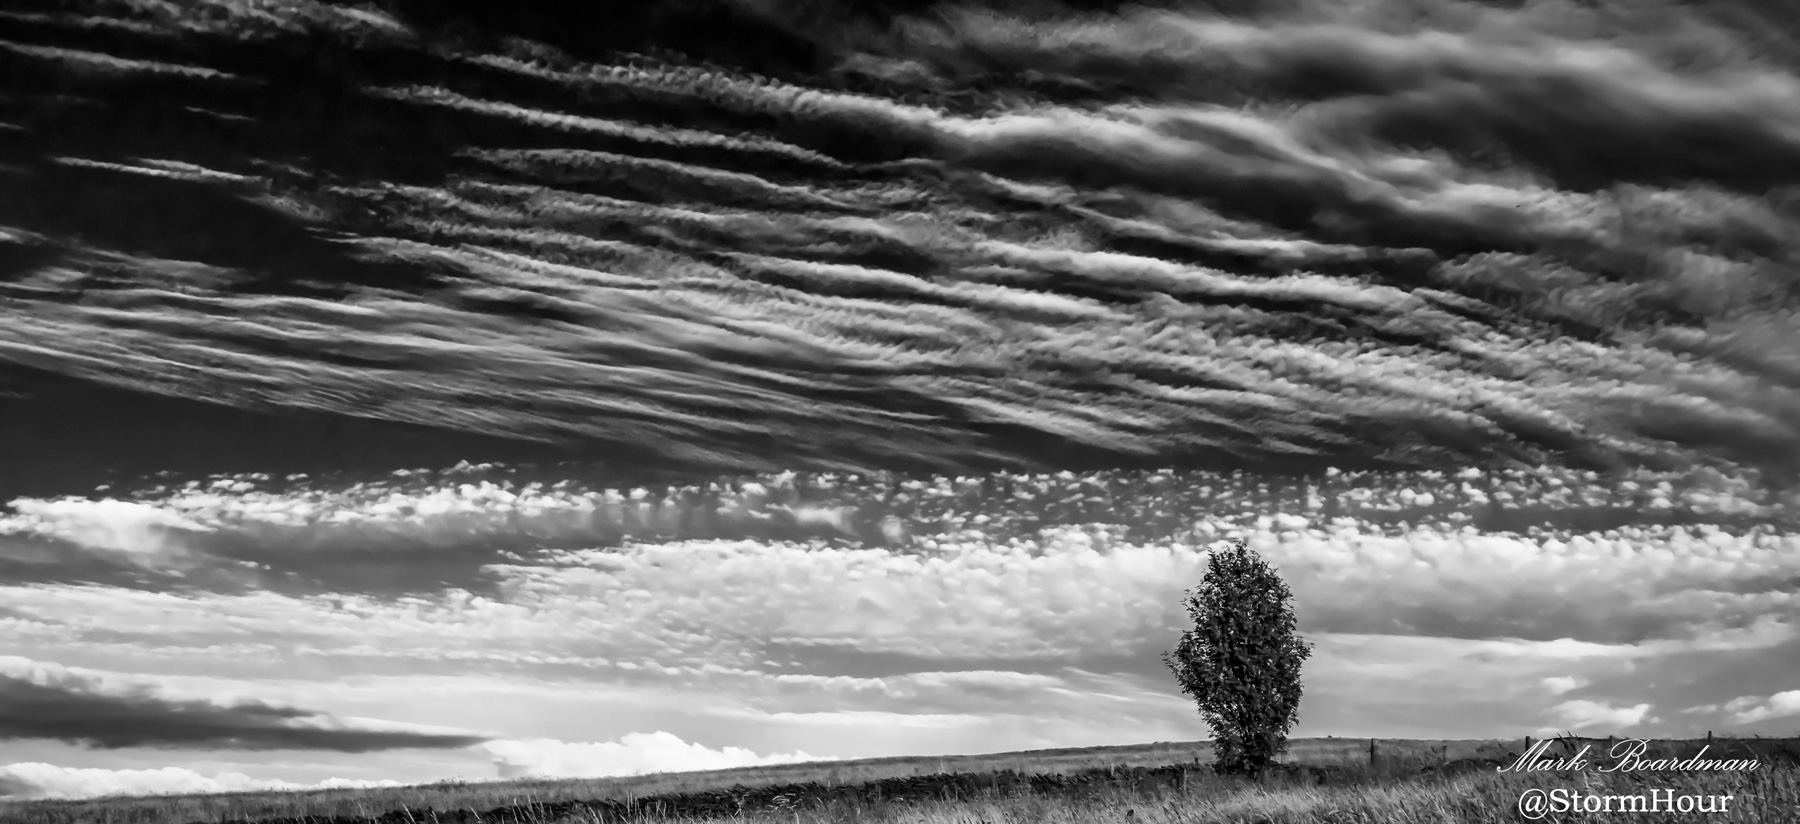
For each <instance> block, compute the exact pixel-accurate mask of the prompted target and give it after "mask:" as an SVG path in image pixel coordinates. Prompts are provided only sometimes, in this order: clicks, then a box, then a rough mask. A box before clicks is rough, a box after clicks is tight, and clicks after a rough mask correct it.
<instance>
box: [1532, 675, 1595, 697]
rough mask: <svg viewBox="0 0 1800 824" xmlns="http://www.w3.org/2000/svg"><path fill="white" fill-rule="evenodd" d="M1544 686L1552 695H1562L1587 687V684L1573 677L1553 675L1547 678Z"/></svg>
mask: <svg viewBox="0 0 1800 824" xmlns="http://www.w3.org/2000/svg"><path fill="white" fill-rule="evenodd" d="M1543 684H1544V689H1547V690H1549V691H1550V693H1551V694H1552V695H1562V694H1563V693H1565V692H1569V691H1570V690H1574V689H1578V688H1580V687H1583V686H1586V685H1587V682H1585V681H1583V680H1581V679H1580V678H1575V677H1572V676H1567V675H1553V676H1551V677H1549V678H1545V679H1544V681H1543Z"/></svg>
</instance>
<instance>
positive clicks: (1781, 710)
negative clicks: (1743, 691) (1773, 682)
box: [1725, 690, 1800, 724]
mask: <svg viewBox="0 0 1800 824" xmlns="http://www.w3.org/2000/svg"><path fill="white" fill-rule="evenodd" d="M1725 709H1726V710H1728V711H1730V713H1731V716H1730V717H1731V721H1732V722H1733V723H1736V724H1755V723H1759V722H1762V721H1772V720H1774V719H1777V718H1791V717H1793V716H1796V715H1800V690H1788V691H1786V692H1778V693H1775V694H1774V695H1771V696H1769V697H1768V698H1761V699H1758V698H1753V697H1749V696H1746V697H1743V698H1738V699H1735V700H1733V701H1731V702H1730V703H1727V704H1726V705H1725Z"/></svg>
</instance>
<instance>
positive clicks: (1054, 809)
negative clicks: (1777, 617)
mask: <svg viewBox="0 0 1800 824" xmlns="http://www.w3.org/2000/svg"><path fill="white" fill-rule="evenodd" d="M1606 740H1607V739H1580V740H1576V739H1566V740H1559V741H1556V742H1554V746H1553V747H1552V751H1553V752H1554V753H1558V754H1568V753H1572V752H1573V751H1575V750H1576V749H1578V748H1579V746H1580V745H1581V744H1583V743H1587V744H1592V745H1595V749H1594V752H1595V753H1599V755H1591V756H1590V761H1591V762H1593V767H1595V768H1590V769H1586V770H1559V771H1541V772H1532V773H1525V774H1520V773H1518V772H1501V771H1500V770H1499V769H1498V767H1499V766H1501V765H1506V764H1510V763H1512V761H1513V759H1514V758H1516V757H1517V755H1518V754H1519V753H1520V752H1522V750H1523V748H1524V742H1523V741H1520V740H1513V741H1421V740H1397V739H1379V740H1376V741H1374V742H1373V745H1374V746H1373V749H1374V753H1375V755H1374V757H1373V758H1371V757H1370V750H1371V742H1370V741H1369V740H1367V739H1303V740H1297V741H1295V742H1293V743H1292V747H1291V750H1290V752H1289V754H1288V757H1287V759H1286V766H1285V769H1283V770H1282V771H1280V772H1279V773H1278V774H1274V775H1271V776H1268V777H1265V778H1263V779H1262V780H1260V781H1253V780H1248V779H1232V778H1224V777H1220V776H1216V775H1214V774H1212V773H1211V771H1210V770H1209V769H1207V767H1206V762H1207V761H1208V760H1209V759H1210V753H1209V747H1208V745H1207V744H1206V743H1205V742H1185V743H1156V744H1145V745H1137V746H1128V747H1093V748H1079V749H1062V750H1038V751H1030V752H1015V753H998V754H992V755H975V756H946V757H942V758H886V759H869V760H859V761H843V762H815V763H808V764H793V765H782V766H770V767H757V768H748V769H736V770H719V771H711V772H694V773H678V774H662V775H646V776H632V777H623V778H605V779H590V780H575V781H567V780H564V781H494V782H446V783H439V784H431V785H424V786H414V787H398V788H382V789H359V790H327V791H312V792H297V793H237V794H221V795H187V796H177V795H171V796H159V797H148V798H103V799H92V800H84V801H34V802H14V803H11V804H0V821H5V822H9V823H10V822H19V824H76V822H96V823H97V824H192V822H209V823H216V822H231V821H263V822H273V821H283V822H297V821H308V822H333V823H334V824H335V823H336V822H358V821H382V822H401V821H405V822H451V821H455V822H484V824H493V823H494V822H532V823H533V824H540V823H541V824H553V822H601V821H715V820H731V821H758V822H760V821H769V822H775V821H782V822H825V821H880V822H920V824H949V822H971V824H972V823H973V822H986V824H1000V822H1039V821H1042V822H1124V821H1132V822H1178V821H1179V822H1240V821H1242V822H1269V823H1270V824H1276V823H1277V822H1292V823H1293V824H1301V823H1302V822H1307V823H1309V824H1310V823H1312V822H1319V823H1321V824H1322V823H1323V822H1399V823H1400V824H1405V823H1407V822H1500V821H1507V822H1511V821H1519V820H1523V819H1522V816H1521V814H1520V813H1519V812H1518V805H1519V798H1520V796H1521V794H1525V793H1527V792H1530V791H1533V790H1543V791H1552V790H1557V789H1562V790H1566V791H1569V792H1575V793H1581V794H1586V795H1594V796H1608V795H1611V796H1636V795H1642V794H1645V793H1649V792H1651V791H1662V790H1667V791H1669V793H1670V794H1671V796H1670V797H1672V798H1675V797H1681V796H1731V800H1730V801H1729V802H1728V803H1727V804H1726V805H1725V810H1724V811H1723V812H1717V813H1699V812H1694V813H1687V814H1684V813H1681V812H1679V811H1677V812H1673V813H1669V812H1660V811H1646V812H1620V811H1614V812H1597V813H1589V814H1587V816H1588V817H1586V818H1584V817H1582V816H1581V815H1574V814H1557V813H1554V812H1553V813H1551V815H1550V816H1549V817H1548V819H1547V820H1558V821H1574V820H1592V821H1599V820H1606V821H1659V822H1662V821H1699V820H1707V821H1769V822H1789V821H1794V820H1796V817H1800V740H1794V739H1763V738H1759V739H1724V738H1721V739H1717V740H1715V741H1712V742H1710V744H1709V743H1708V742H1706V741H1658V742H1653V743H1652V744H1651V745H1650V748H1649V749H1648V750H1647V753H1646V754H1647V756H1651V757H1655V756H1662V757H1686V756H1689V755H1693V754H1695V753H1697V752H1699V751H1700V750H1701V748H1702V747H1703V746H1704V747H1706V748H1707V749H1706V756H1707V757H1708V758H1713V759H1755V760H1756V761H1757V762H1758V763H1757V767H1756V769H1754V770H1740V771H1689V772H1682V771H1660V772H1659V771H1650V770H1638V769H1617V770H1612V771H1607V770H1602V769H1597V768H1598V767H1601V766H1613V765H1617V764H1618V763H1619V762H1618V761H1617V760H1616V759H1611V758H1607V757H1606V756H1605V755H1604V752H1605V750H1606V747H1605V742H1606ZM1033 776H1035V777H1036V780H1032V777H1033ZM1049 776H1061V780H1057V779H1052V778H1049ZM1613 803H1615V804H1618V803H1624V802H1619V801H1617V800H1615V801H1614V802H1613Z"/></svg>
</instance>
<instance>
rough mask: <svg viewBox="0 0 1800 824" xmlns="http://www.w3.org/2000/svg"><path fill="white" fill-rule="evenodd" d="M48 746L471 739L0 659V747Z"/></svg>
mask: <svg viewBox="0 0 1800 824" xmlns="http://www.w3.org/2000/svg"><path fill="white" fill-rule="evenodd" d="M27 738H35V739H52V740H58V741H66V742H69V743H77V744H84V745H86V746H90V747H96V748H100V749H120V748H125V747H156V748H210V749H223V750H325V751H331V752H346V753H367V752H379V751H382V750H397V749H413V748H420V749H456V748H461V747H466V746H469V745H472V744H478V743H480V742H482V741H485V740H487V739H485V738H483V737H480V736H474V735H452V734H441V733H427V732H412V731H397V730H375V729H361V728H358V727H357V726H355V725H353V724H350V723H346V722H343V721H339V720H338V719H335V718H333V717H331V716H329V715H326V714H324V713H320V712H316V711H313V710H306V709H300V708H297V707H282V706H276V705H272V704H267V703H262V702H256V701H243V702H237V703H230V704H218V703H213V702H209V701H203V700H180V699H171V698H166V697H162V696H161V695H159V694H157V692H156V691H155V690H153V689H151V688H149V687H147V686H143V685H131V686H128V687H125V688H118V687H113V686H111V685H107V684H103V683H102V682H101V681H100V680H99V679H97V678H92V677H88V676H83V675H80V674H77V673H73V672H69V671H67V670H64V669H62V668H60V667H55V666H53V665H44V664H33V663H32V662H29V661H25V660H23V659H16V658H14V659H0V739H27Z"/></svg>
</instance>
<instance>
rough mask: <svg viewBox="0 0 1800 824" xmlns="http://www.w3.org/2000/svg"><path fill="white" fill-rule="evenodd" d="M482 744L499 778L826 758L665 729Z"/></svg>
mask: <svg viewBox="0 0 1800 824" xmlns="http://www.w3.org/2000/svg"><path fill="white" fill-rule="evenodd" d="M482 748H483V749H485V750H486V751H487V752H488V753H490V754H492V755H493V756H494V767H495V769H496V770H498V771H499V775H500V777H501V778H597V777H602V776H613V775H641V774H644V773H656V772H690V771H695V770H723V769H729V768H732V767H749V766H756V765H760V764H790V763H797V762H802V761H819V760H828V759H820V758H818V757H815V756H810V755H807V754H806V753H802V752H795V753H789V754H785V755H766V756H764V755H757V754H756V753H754V752H751V751H750V750H746V749H741V748H738V747H724V748H722V749H717V750H713V749H708V748H706V747H704V746H702V745H700V744H697V743H696V744H689V743H687V742H685V741H682V740H681V739H680V738H677V737H675V736H673V735H670V734H669V733H666V732H654V733H632V734H630V735H626V736H623V737H621V738H620V739H619V740H617V741H606V742H588V743H570V742H566V741H555V740H551V739H544V738H539V739H532V740H526V741H516V740H514V741H490V742H488V743H486V744H483V745H482Z"/></svg>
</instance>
